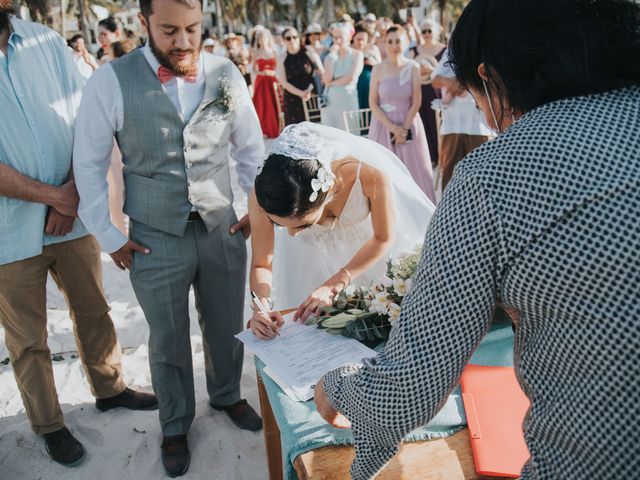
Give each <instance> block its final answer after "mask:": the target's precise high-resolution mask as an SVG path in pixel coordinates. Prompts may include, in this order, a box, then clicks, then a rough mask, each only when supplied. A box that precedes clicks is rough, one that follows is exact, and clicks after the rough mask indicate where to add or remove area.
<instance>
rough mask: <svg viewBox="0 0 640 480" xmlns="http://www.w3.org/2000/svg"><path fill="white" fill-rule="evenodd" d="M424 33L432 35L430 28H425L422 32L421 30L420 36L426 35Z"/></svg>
mask: <svg viewBox="0 0 640 480" xmlns="http://www.w3.org/2000/svg"><path fill="white" fill-rule="evenodd" d="M426 33H432V32H431V29H430V28H425V29H424V30H422V34H423V35H424V34H426Z"/></svg>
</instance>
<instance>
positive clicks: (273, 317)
mask: <svg viewBox="0 0 640 480" xmlns="http://www.w3.org/2000/svg"><path fill="white" fill-rule="evenodd" d="M251 298H252V304H253V316H252V317H251V319H250V320H249V327H250V328H251V331H252V332H253V334H254V335H255V336H256V337H258V338H261V339H262V340H268V339H271V338H275V337H276V336H279V335H280V333H279V331H280V328H281V327H282V325H284V318H283V317H282V313H281V312H279V311H277V310H271V311H269V310H267V308H266V307H265V305H264V304H263V302H262V300H261V298H264V297H258V296H257V295H256V294H255V293H253V292H251Z"/></svg>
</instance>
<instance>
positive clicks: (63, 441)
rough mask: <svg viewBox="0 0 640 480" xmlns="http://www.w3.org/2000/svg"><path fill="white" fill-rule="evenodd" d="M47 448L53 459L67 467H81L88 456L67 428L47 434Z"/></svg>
mask: <svg viewBox="0 0 640 480" xmlns="http://www.w3.org/2000/svg"><path fill="white" fill-rule="evenodd" d="M42 437H43V438H44V444H45V448H46V449H47V453H48V454H49V455H50V456H51V458H52V459H53V460H54V461H56V462H58V463H60V464H62V465H65V466H67V467H75V466H76V465H79V464H80V463H81V462H82V460H84V457H85V456H86V454H87V451H86V450H85V449H84V447H83V446H82V444H81V443H80V442H79V441H78V440H77V439H76V438H75V437H74V436H73V435H72V434H71V432H70V431H69V429H68V428H67V427H62V428H61V429H60V430H56V431H55V432H51V433H45V434H44V435H42Z"/></svg>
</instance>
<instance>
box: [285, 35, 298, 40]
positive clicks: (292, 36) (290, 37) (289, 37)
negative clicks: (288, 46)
mask: <svg viewBox="0 0 640 480" xmlns="http://www.w3.org/2000/svg"><path fill="white" fill-rule="evenodd" d="M284 39H285V40H286V41H287V42H290V41H291V40H297V39H298V36H297V35H291V36H289V35H287V36H286V37H284Z"/></svg>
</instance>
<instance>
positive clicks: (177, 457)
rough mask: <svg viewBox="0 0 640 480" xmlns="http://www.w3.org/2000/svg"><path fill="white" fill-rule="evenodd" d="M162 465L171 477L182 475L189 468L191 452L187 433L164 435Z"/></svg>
mask: <svg viewBox="0 0 640 480" xmlns="http://www.w3.org/2000/svg"><path fill="white" fill-rule="evenodd" d="M160 448H161V449H162V466H163V467H164V469H165V471H166V472H167V475H169V476H170V477H171V478H175V477H181V476H182V475H184V474H185V473H187V470H188V469H189V462H191V453H189V444H188V443H187V435H186V434H184V435H168V436H166V437H162V446H161V447H160Z"/></svg>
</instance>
